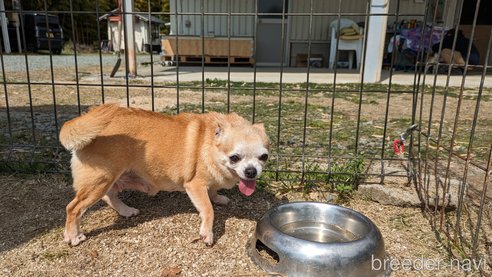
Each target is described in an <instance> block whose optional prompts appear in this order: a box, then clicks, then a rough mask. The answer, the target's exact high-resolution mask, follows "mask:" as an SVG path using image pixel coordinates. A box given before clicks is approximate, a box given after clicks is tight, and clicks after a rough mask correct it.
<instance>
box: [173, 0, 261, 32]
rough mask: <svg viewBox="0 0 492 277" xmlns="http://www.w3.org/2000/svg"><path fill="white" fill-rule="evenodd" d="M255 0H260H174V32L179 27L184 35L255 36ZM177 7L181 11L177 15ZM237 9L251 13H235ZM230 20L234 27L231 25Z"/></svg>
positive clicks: (240, 11)
mask: <svg viewBox="0 0 492 277" xmlns="http://www.w3.org/2000/svg"><path fill="white" fill-rule="evenodd" d="M176 2H177V3H176ZM202 2H203V7H202ZM255 2H256V0H215V1H195V0H181V1H173V0H171V1H170V11H171V34H173V35H174V34H176V33H178V31H179V35H184V36H201V35H202V33H203V34H204V35H205V36H211V37H213V36H218V37H227V36H228V35H230V36H232V37H252V36H253V35H254V19H255V15H254V13H255V8H256V7H255V6H256V3H255ZM176 4H177V5H178V6H177V7H176ZM202 10H203V11H202ZM229 10H230V12H231V15H230V17H229V15H228V13H229ZM176 11H177V12H178V14H179V16H177V17H176ZM182 13H185V14H182ZM209 13H215V14H209ZM233 13H247V15H237V14H236V15H232V14H233ZM229 20H230V22H231V24H230V27H228V25H229V24H228V21H229ZM176 23H177V24H176ZM202 23H203V24H202ZM202 25H203V28H202Z"/></svg>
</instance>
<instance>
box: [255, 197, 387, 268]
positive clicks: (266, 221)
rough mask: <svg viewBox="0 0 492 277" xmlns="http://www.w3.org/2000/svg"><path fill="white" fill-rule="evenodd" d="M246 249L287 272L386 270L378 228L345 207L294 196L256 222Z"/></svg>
mask: <svg viewBox="0 0 492 277" xmlns="http://www.w3.org/2000/svg"><path fill="white" fill-rule="evenodd" d="M247 251H248V255H249V256H250V257H251V259H252V260H253V261H254V262H255V263H256V264H257V265H258V266H260V267H261V268H262V269H264V270H265V271H267V272H270V273H281V274H286V275H287V276H290V277H292V276H303V277H306V276H344V277H346V276H365V277H371V276H388V275H389V274H390V272H389V271H385V269H388V268H389V267H388V266H385V265H387V259H386V255H385V250H384V241H383V238H382V236H381V233H380V232H379V229H378V228H377V227H376V225H374V223H372V221H371V220H369V219H368V218H367V217H365V216H364V215H362V214H360V213H358V212H356V211H353V210H351V209H347V208H343V207H340V206H336V205H331V204H324V203H316V202H295V203H288V204H283V205H280V206H277V207H275V208H272V209H270V210H269V211H268V212H267V213H266V214H265V215H264V216H263V217H262V218H261V220H260V221H259V222H258V223H257V225H256V230H255V233H254V235H253V236H252V237H251V238H250V239H249V241H248V245H247Z"/></svg>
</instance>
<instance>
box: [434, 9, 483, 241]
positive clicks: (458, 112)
mask: <svg viewBox="0 0 492 277" xmlns="http://www.w3.org/2000/svg"><path fill="white" fill-rule="evenodd" d="M479 9H480V0H477V5H476V7H475V16H474V18H473V24H472V33H471V37H470V44H469V45H468V56H467V58H466V60H465V70H464V72H463V77H462V81H461V86H460V93H459V96H458V104H457V105H456V115H455V119H454V124H453V131H452V133H451V142H450V146H449V149H450V152H452V151H453V148H454V145H455V138H456V133H457V129H458V122H459V120H460V115H461V105H462V103H463V93H464V90H465V80H466V73H467V70H468V60H469V59H468V57H469V56H470V49H471V45H472V42H473V36H474V34H475V27H476V24H477V18H478V11H479ZM457 32H458V29H456V33H455V38H454V40H455V42H456V40H457ZM453 50H454V49H453ZM469 147H471V146H469ZM450 154H451V153H448V155H449V156H448V162H447V166H446V173H445V175H444V184H446V183H447V180H448V178H449V170H450V167H451V155H450ZM468 158H469V156H468V157H467V162H466V163H465V169H464V178H463V181H462V182H461V184H462V185H461V187H460V191H459V198H458V207H457V209H456V223H457V224H456V227H457V229H458V232H457V233H458V234H461V231H462V230H461V225H460V224H459V223H460V221H461V210H462V208H463V199H464V197H465V188H466V186H467V176H468ZM444 192H445V190H443V193H444ZM443 196H444V195H443ZM444 201H445V199H444V198H443V199H442V203H443V205H444ZM441 212H442V213H444V207H442V211H441ZM459 236H460V235H458V236H457V237H459Z"/></svg>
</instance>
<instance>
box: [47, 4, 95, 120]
mask: <svg viewBox="0 0 492 277" xmlns="http://www.w3.org/2000/svg"><path fill="white" fill-rule="evenodd" d="M69 2H70V24H71V25H72V41H73V59H74V62H75V84H76V93H77V112H78V114H81V113H82V110H81V107H80V87H79V63H78V61H77V40H76V39H75V21H74V19H73V1H72V0H70V1H69ZM98 21H99V20H98ZM46 22H48V20H46Z"/></svg>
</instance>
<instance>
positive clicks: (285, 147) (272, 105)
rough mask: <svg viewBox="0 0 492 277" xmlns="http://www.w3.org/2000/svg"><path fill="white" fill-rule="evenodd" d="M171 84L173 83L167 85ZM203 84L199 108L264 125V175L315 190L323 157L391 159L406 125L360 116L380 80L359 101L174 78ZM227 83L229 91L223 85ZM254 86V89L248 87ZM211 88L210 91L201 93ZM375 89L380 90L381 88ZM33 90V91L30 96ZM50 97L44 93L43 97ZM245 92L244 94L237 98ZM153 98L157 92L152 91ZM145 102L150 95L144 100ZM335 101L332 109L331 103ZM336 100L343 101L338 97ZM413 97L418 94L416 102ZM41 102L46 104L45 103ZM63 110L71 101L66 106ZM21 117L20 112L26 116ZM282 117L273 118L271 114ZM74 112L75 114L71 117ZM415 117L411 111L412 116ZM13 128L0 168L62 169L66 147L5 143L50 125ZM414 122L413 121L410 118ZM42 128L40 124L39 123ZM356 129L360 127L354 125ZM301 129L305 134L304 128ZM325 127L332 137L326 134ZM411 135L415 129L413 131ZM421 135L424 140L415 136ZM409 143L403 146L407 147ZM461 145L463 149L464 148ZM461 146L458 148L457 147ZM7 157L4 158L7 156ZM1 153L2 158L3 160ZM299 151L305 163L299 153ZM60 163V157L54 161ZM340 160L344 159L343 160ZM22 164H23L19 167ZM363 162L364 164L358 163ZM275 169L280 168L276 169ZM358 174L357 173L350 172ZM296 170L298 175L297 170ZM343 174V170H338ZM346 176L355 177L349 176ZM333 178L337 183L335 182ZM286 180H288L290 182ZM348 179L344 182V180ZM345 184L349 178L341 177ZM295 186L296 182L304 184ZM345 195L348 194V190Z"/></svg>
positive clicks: (328, 87)
mask: <svg viewBox="0 0 492 277" xmlns="http://www.w3.org/2000/svg"><path fill="white" fill-rule="evenodd" d="M166 84H167V85H170V86H172V83H166ZM202 85H203V86H204V87H205V89H206V91H205V105H204V110H205V111H206V112H207V111H216V112H227V111H228V110H229V111H233V112H237V113H238V114H240V115H242V116H244V117H245V118H247V119H248V120H253V111H254V120H255V121H256V122H263V123H264V124H265V127H266V130H267V134H268V136H269V137H270V140H271V152H272V157H274V156H277V155H278V157H280V158H279V159H278V160H275V161H274V162H270V163H269V166H268V168H267V171H268V172H270V173H268V172H267V174H266V175H265V176H266V177H267V178H270V179H275V180H297V182H298V181H299V180H301V181H303V182H304V183H305V184H306V186H307V187H306V188H304V189H309V187H310V186H314V187H319V186H320V184H323V183H329V182H328V181H327V178H328V177H330V174H329V169H328V168H327V166H328V160H329V159H328V158H327V157H328V156H330V157H331V159H337V158H344V159H345V158H347V157H349V162H348V164H349V165H350V163H351V162H353V161H351V160H350V159H351V158H353V157H358V158H361V159H363V160H368V159H371V158H378V157H380V156H381V150H382V145H383V143H384V146H385V152H384V156H385V157H394V153H393V149H392V141H393V139H395V138H397V137H398V135H399V134H400V133H401V132H403V131H404V130H405V129H406V128H408V127H409V126H410V125H411V124H412V119H411V117H410V116H411V115H409V114H405V115H403V114H402V115H398V116H392V115H390V116H389V118H388V122H387V131H386V136H387V137H386V138H384V137H383V135H384V133H383V128H384V109H380V110H379V113H373V114H367V113H366V110H367V108H368V107H372V106H374V105H379V106H383V107H384V104H385V103H386V97H387V94H386V93H385V92H386V91H388V88H389V87H388V86H387V85H384V84H364V86H363V87H362V90H363V94H362V98H360V89H361V85H360V84H337V85H336V87H334V86H333V84H306V83H300V84H283V85H282V91H280V85H279V84H278V83H257V84H256V86H255V85H254V84H253V83H248V82H227V81H224V80H217V79H206V80H205V82H204V83H203V84H202V82H184V83H180V87H181V89H182V90H188V89H186V87H194V89H191V92H192V93H196V96H200V95H201V93H202V90H201V87H202ZM228 86H230V88H231V90H230V91H228V90H227V88H228ZM255 88H256V90H254V89H255ZM391 90H392V91H393V93H392V95H391V97H400V98H398V99H399V101H405V102H401V103H400V102H398V101H396V102H391V104H392V105H397V106H392V107H391V109H392V110H393V109H399V108H400V106H402V105H411V104H412V103H411V98H412V97H411V96H412V95H411V94H405V98H404V97H403V96H401V93H400V92H412V91H413V87H412V86H402V85H392V86H391ZM420 90H423V92H424V95H425V97H429V96H430V94H431V93H432V91H433V90H432V88H431V87H429V86H426V87H424V88H420ZM210 91H213V92H214V94H210V95H209V94H208V92H210ZM229 92H230V96H231V97H230V101H231V102H230V106H229V109H228V106H227V103H226V99H227V94H228V93H229ZM381 92H382V93H381ZM435 93H436V97H440V98H441V99H442V98H443V95H444V93H445V90H444V88H439V87H437V88H436V89H435ZM106 94H107V95H111V97H126V94H125V93H120V91H117V90H116V89H113V88H108V89H107V90H106ZM253 94H256V96H257V98H256V102H255V103H253ZM477 94H478V92H477V91H476V90H466V91H465V92H464V95H465V96H466V97H464V101H476V99H477ZM490 94H491V91H490V90H487V91H484V93H483V95H482V107H481V109H482V110H484V109H486V106H488V105H490ZM37 95H39V94H37ZM46 95H48V96H51V95H50V94H49V93H48V94H46ZM148 95H149V92H148V90H147V89H141V90H137V89H132V92H131V94H130V96H148ZM244 96H247V97H244ZM280 96H282V101H281V102H280V103H279V97H280ZM306 96H308V99H307V100H308V101H307V107H306V106H305V100H306ZM458 96H459V89H458V88H449V89H448V92H447V97H448V99H449V100H450V101H456V99H457V97H458ZM59 97H60V99H57V102H58V103H63V104H64V105H68V104H67V103H68V102H69V101H68V100H67V99H68V98H63V97H72V98H73V97H74V95H73V94H66V95H61V96H59ZM83 97H89V98H87V99H83V101H85V100H87V102H94V100H93V99H96V98H97V99H100V95H99V94H98V93H93V94H90V95H89V94H88V93H83ZM156 97H159V93H157V94H156ZM149 99H150V98H149ZM194 99H195V100H193V101H195V102H191V101H182V102H181V103H180V107H179V109H180V112H197V113H200V112H202V105H201V97H195V98H194ZM333 99H334V100H335V101H334V103H335V104H334V106H332V100H333ZM342 100H343V101H342ZM419 100H420V99H419ZM360 101H362V103H361V104H362V110H361V114H360V124H359V125H357V122H356V120H357V116H358V107H359V102H360ZM46 107H48V106H46ZM46 107H45V108H43V109H41V108H38V107H35V111H36V112H37V113H46V114H48V116H44V117H41V118H42V120H43V121H49V120H52V117H50V116H49V114H50V112H52V110H51V109H49V108H46ZM67 107H70V106H67ZM75 110H76V109H74V108H73V109H71V110H70V109H68V108H67V109H66V111H64V113H65V117H70V116H67V115H66V114H68V113H70V114H72V113H74V111H75ZM176 111H177V109H176V106H172V105H170V106H168V107H167V108H164V110H163V112H166V113H170V114H175V113H176ZM305 111H307V113H305ZM440 111H441V110H440V107H436V108H435V111H434V112H435V116H434V118H433V119H432V120H433V124H432V127H431V128H432V134H431V135H432V136H433V138H435V134H436V133H437V129H436V128H437V127H438V126H439V124H438V123H439V122H438V121H439V114H440ZM26 115H27V116H26ZM279 115H280V116H281V117H280V119H279V117H278V116H279ZM71 116H75V114H73V115H71ZM417 117H418V115H417ZM14 118H15V119H13V121H12V125H14V126H13V128H14V132H13V137H12V140H11V138H10V137H8V136H7V135H5V134H7V124H6V118H5V116H2V117H0V128H1V129H2V133H3V135H0V145H3V146H2V148H1V149H0V150H2V153H3V155H4V156H3V159H2V160H3V161H7V160H8V161H14V163H6V162H3V164H0V171H4V170H7V171H8V170H9V169H12V170H20V171H23V172H24V171H29V170H35V171H43V170H45V169H48V170H51V169H56V168H59V167H60V165H61V167H62V168H68V160H69V158H68V156H69V154H68V153H67V152H65V151H60V150H57V151H58V152H57V151H53V150H52V148H46V149H45V148H42V147H41V148H37V149H36V151H32V152H29V153H24V152H22V151H21V152H16V151H14V152H12V151H10V149H11V148H9V147H10V146H9V145H10V144H11V141H12V142H13V143H14V144H25V145H32V144H35V145H36V146H57V145H58V143H57V142H56V134H55V133H54V132H53V130H51V129H49V128H47V127H46V126H51V125H50V124H52V123H50V122H38V121H39V120H36V124H37V125H36V130H35V135H36V141H35V142H34V141H33V139H32V132H31V129H30V128H31V120H30V118H29V116H28V114H27V113H23V114H22V115H21V114H19V115H18V116H16V117H14ZM416 119H417V120H418V118H416ZM426 120H427V119H426V118H423V119H422V122H417V123H421V125H422V130H424V131H425V130H426V128H427V121H426ZM452 124H453V122H452V120H448V119H446V121H445V123H444V125H443V131H444V133H443V136H442V143H443V145H446V144H448V145H449V143H450V134H451V133H450V131H449V130H450V128H451V127H452ZM471 124H472V121H471V119H461V120H460V122H459V124H458V129H457V134H456V140H457V141H458V144H457V147H456V149H455V150H456V151H458V152H459V153H460V154H464V153H466V151H465V152H463V150H466V147H467V146H468V144H467V142H468V140H469V130H470V126H471ZM38 125H39V126H44V127H43V128H38ZM357 126H359V128H358V129H357ZM490 126H492V120H491V119H487V118H480V120H479V121H478V124H477V130H476V133H475V138H474V144H473V149H472V154H473V156H474V159H476V160H477V161H478V162H479V163H480V162H483V161H485V159H486V158H487V157H486V156H487V154H488V151H487V150H488V149H489V147H490V145H491V144H492V136H490V135H489V134H490V129H491V127H490ZM304 127H306V132H304ZM330 132H331V134H332V137H331V139H330ZM357 134H358V138H359V141H358V147H357V148H356V135H357ZM414 134H415V133H414ZM422 139H423V140H424V138H422ZM407 147H408V145H407ZM463 147H464V148H463ZM421 150H422V151H425V144H422V145H421ZM460 151H461V152H460ZM432 152H433V149H429V151H428V152H427V156H428V157H429V158H432V157H434V156H435V154H433V153H432ZM9 155H10V156H9ZM7 156H8V157H7ZM301 156H304V157H305V158H304V160H302V159H300V158H298V157H301ZM46 161H57V162H55V164H57V163H58V165H56V166H53V163H46ZM58 161H60V162H58ZM345 162H347V159H345ZM23 163H24V165H25V166H24V165H23ZM362 164H364V163H362ZM344 165H345V164H344V162H342V163H341V164H332V165H331V166H332V168H331V171H335V170H334V167H338V168H335V169H337V170H340V171H342V172H343V171H349V172H352V171H354V170H352V169H351V168H345V167H343V166H344ZM277 170H279V171H278V172H277ZM355 171H356V172H358V171H357V170H355ZM298 172H300V173H298ZM342 175H343V174H342ZM349 175H357V174H352V173H350V174H349ZM337 181H341V180H338V179H337ZM289 182H290V181H289ZM344 183H347V182H344ZM348 183H350V182H348ZM303 185H304V184H302V185H301V186H303ZM329 186H330V189H336V185H332V184H330V185H329ZM338 190H339V191H340V192H341V194H343V193H345V192H344V191H348V192H350V187H347V188H345V187H339V188H338ZM348 194H349V193H348Z"/></svg>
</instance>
